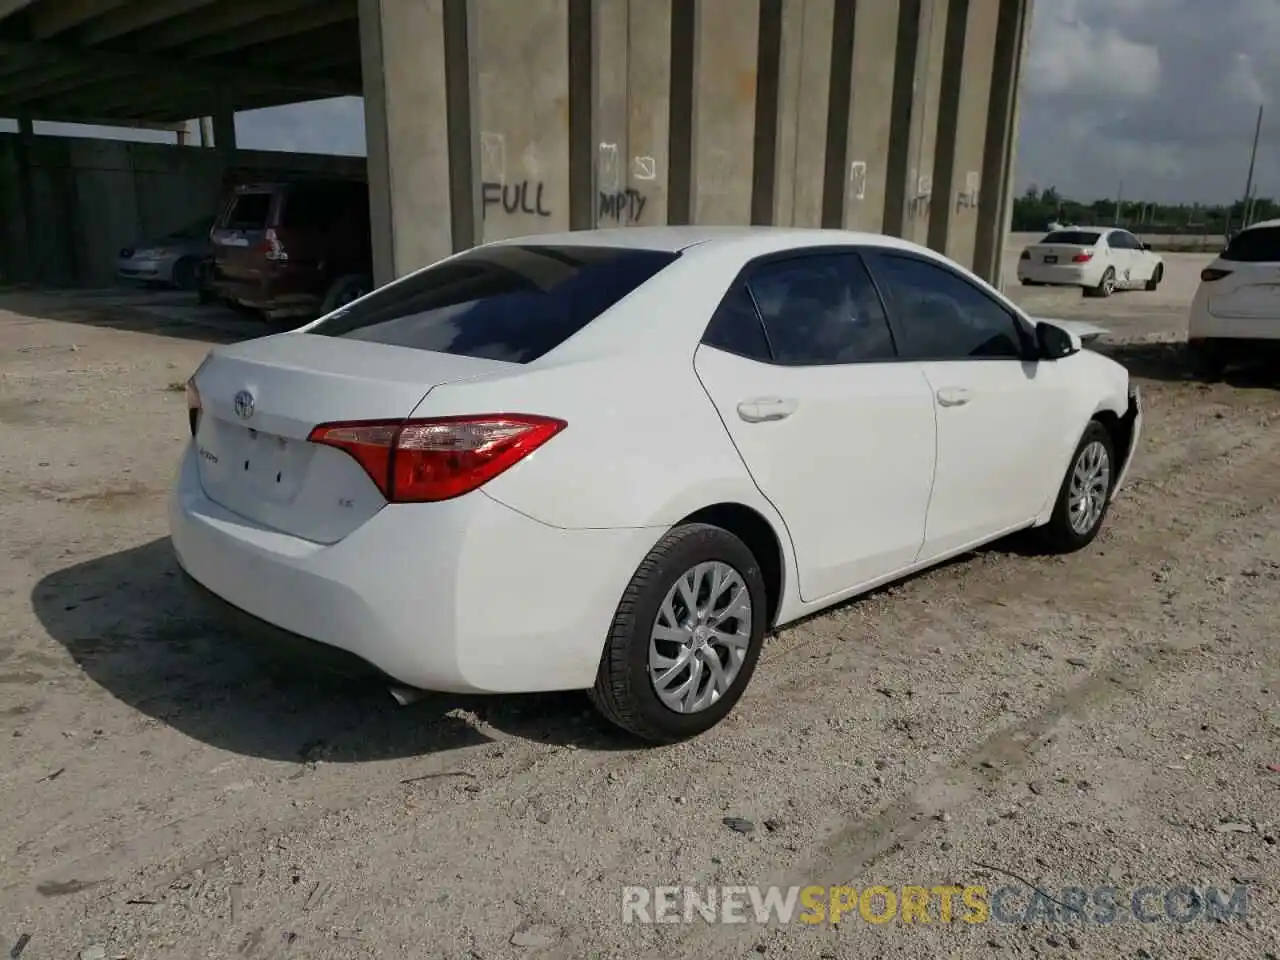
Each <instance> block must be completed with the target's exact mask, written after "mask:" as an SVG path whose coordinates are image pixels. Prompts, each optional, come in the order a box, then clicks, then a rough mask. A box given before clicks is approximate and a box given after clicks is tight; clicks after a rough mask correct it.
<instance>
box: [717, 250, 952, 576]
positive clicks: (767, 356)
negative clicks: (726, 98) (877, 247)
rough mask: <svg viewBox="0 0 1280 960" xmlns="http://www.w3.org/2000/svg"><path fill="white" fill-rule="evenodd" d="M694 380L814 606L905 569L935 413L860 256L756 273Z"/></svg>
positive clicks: (928, 471) (740, 287) (820, 256)
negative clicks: (777, 517) (775, 523)
mask: <svg viewBox="0 0 1280 960" xmlns="http://www.w3.org/2000/svg"><path fill="white" fill-rule="evenodd" d="M694 368H695V370H696V372H697V374H698V377H699V379H700V380H701V381H702V384H703V386H704V388H705V389H706V391H707V394H708V396H709V397H710V398H711V400H712V402H713V403H714V404H715V406H716V409H717V410H718V411H719V413H720V417H721V419H722V420H723V422H724V425H725V427H726V428H727V429H728V431H729V435H730V436H731V437H732V439H733V442H734V444H735V446H736V447H737V449H738V452H739V453H740V454H741V456H742V459H743V462H744V463H745V465H746V467H747V470H748V471H749V472H750V474H751V477H752V479H753V480H754V481H755V483H756V486H758V487H759V488H760V490H761V492H762V493H763V494H764V495H765V496H766V497H767V498H768V499H769V500H770V502H771V503H773V505H774V506H775V507H776V508H777V509H778V512H779V514H781V516H782V518H783V520H784V522H785V523H786V525H787V530H788V532H789V533H790V535H791V539H792V543H793V545H794V547H795V552H796V559H797V566H798V568H799V590H800V595H801V597H802V598H803V599H804V600H805V601H814V600H819V599H821V598H823V597H827V596H830V595H832V594H835V593H839V592H841V591H845V590H848V589H850V588H853V587H857V586H862V585H864V584H869V583H871V582H873V581H876V580H880V579H883V578H885V577H887V576H889V575H891V574H893V573H896V572H898V571H900V570H902V569H903V568H905V567H908V566H910V565H911V564H912V563H913V562H914V561H915V559H916V555H917V554H918V553H919V551H920V546H921V543H922V542H923V538H924V522H925V515H926V511H927V509H928V503H929V489H930V487H931V485H932V483H933V465H934V410H933V399H932V396H931V395H930V391H929V385H928V383H927V382H926V380H925V379H924V376H923V375H922V373H921V371H920V368H919V367H918V366H917V365H916V364H913V363H901V362H899V361H898V357H897V355H896V353H895V350H894V343H893V337H892V335H891V333H890V331H889V327H888V323H887V321H886V319H885V314H884V308H883V305H882V304H881V302H880V299H879V296H878V295H877V293H876V291H875V287H874V285H873V284H872V283H871V280H870V277H869V276H868V274H867V272H866V269H865V267H864V265H863V263H862V261H861V259H860V258H859V257H858V255H857V253H856V252H853V251H851V250H849V251H841V252H823V253H798V252H797V253H795V254H793V255H788V256H787V257H786V258H783V259H773V260H770V261H766V262H763V263H760V264H758V265H756V266H755V267H753V268H752V269H751V270H750V271H749V272H748V273H747V275H746V276H745V278H744V279H743V280H742V281H740V282H739V283H737V284H736V285H735V286H734V287H733V288H732V289H731V290H730V292H729V294H728V296H727V297H726V299H725V300H724V302H723V303H722V304H721V307H720V309H719V310H718V311H717V313H716V314H715V316H714V318H713V319H712V321H711V325H710V327H709V328H708V330H707V334H706V336H705V338H704V340H703V344H702V346H700V347H699V348H698V351H697V353H696V355H695V359H694Z"/></svg>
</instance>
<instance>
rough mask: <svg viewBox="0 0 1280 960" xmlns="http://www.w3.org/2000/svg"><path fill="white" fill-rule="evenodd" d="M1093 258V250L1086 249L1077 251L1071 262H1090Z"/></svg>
mask: <svg viewBox="0 0 1280 960" xmlns="http://www.w3.org/2000/svg"><path fill="white" fill-rule="evenodd" d="M1092 259H1093V251H1092V250H1086V251H1084V252H1083V253H1077V254H1076V255H1075V256H1074V257H1072V258H1071V262H1072V263H1088V262H1089V261H1090V260H1092Z"/></svg>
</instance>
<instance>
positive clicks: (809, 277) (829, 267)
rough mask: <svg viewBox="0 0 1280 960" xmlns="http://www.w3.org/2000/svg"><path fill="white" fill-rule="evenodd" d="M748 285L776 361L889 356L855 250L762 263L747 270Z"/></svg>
mask: <svg viewBox="0 0 1280 960" xmlns="http://www.w3.org/2000/svg"><path fill="white" fill-rule="evenodd" d="M749 286H750V288H751V293H752V295H753V296H754V297H755V301H756V304H757V305H758V306H759V308H760V316H761V317H763V318H764V326H765V331H766V333H767V335H768V338H769V345H770V346H771V347H772V348H773V359H774V361H775V362H777V363H782V364H791V365H797V366H799V365H818V364H832V363H860V362H861V363H865V362H874V361H877V360H891V359H893V357H894V347H893V335H892V334H891V333H890V331H889V323H888V320H887V319H886V318H885V313H884V308H883V307H882V306H881V304H880V297H879V294H877V293H876V290H875V286H874V284H873V283H872V282H871V277H870V276H869V275H868V274H867V271H866V268H865V267H864V266H863V265H862V260H861V259H860V258H859V257H858V256H857V255H855V254H832V255H818V256H809V257H798V258H796V259H794V260H783V261H781V262H778V263H770V264H766V265H765V266H763V267H761V268H759V269H758V270H755V271H753V272H752V275H751V280H750V283H749Z"/></svg>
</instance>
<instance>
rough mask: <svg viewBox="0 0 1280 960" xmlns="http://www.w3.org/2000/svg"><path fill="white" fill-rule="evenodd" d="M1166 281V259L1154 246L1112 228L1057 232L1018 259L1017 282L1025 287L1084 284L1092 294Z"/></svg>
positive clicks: (1104, 294)
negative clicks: (1155, 251)
mask: <svg viewBox="0 0 1280 960" xmlns="http://www.w3.org/2000/svg"><path fill="white" fill-rule="evenodd" d="M1163 279H1164V260H1162V259H1161V258H1160V255H1159V254H1158V253H1154V252H1153V251H1152V250H1151V244H1149V243H1143V242H1142V241H1140V240H1139V239H1138V238H1137V237H1135V236H1134V235H1133V234H1132V233H1130V232H1129V231H1128V230H1118V229H1115V228H1111V227H1071V228H1069V229H1066V230H1055V231H1053V232H1051V233H1048V234H1046V235H1045V237H1044V239H1042V240H1041V241H1040V242H1039V243H1035V244H1032V245H1031V246H1029V247H1027V248H1026V249H1025V250H1023V251H1022V256H1021V257H1020V258H1019V259H1018V280H1019V281H1020V282H1021V283H1023V284H1024V285H1026V286H1029V287H1034V286H1069V287H1083V288H1084V293H1085V296H1092V297H1109V296H1111V294H1113V293H1115V291H1117V290H1155V289H1156V288H1157V287H1159V286H1160V281H1161V280H1163Z"/></svg>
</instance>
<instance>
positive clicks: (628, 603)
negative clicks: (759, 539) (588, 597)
mask: <svg viewBox="0 0 1280 960" xmlns="http://www.w3.org/2000/svg"><path fill="white" fill-rule="evenodd" d="M765 626H766V621H765V590H764V579H763V577H762V575H761V572H760V564H759V563H758V562H757V561H756V558H755V557H754V555H753V554H752V553H751V551H750V550H749V549H748V548H747V546H746V544H744V543H743V542H742V541H741V540H739V539H738V538H737V537H735V536H734V535H733V534H731V533H729V532H728V531H726V530H723V529H721V528H720V527H714V526H710V525H708V524H702V523H691V524H687V525H685V526H681V527H676V528H675V529H674V530H672V531H670V532H669V533H668V534H667V535H666V536H665V537H663V538H662V540H660V541H659V542H658V544H657V546H655V547H654V548H653V550H651V551H650V552H649V555H648V556H647V557H645V559H644V561H643V562H642V563H641V564H640V568H639V569H638V570H637V571H636V573H635V575H634V576H633V577H632V578H631V582H630V584H628V585H627V589H626V591H625V592H624V593H623V596H622V601H621V603H619V604H618V610H617V613H616V614H615V616H614V620H613V626H612V629H611V630H610V631H609V637H608V640H607V641H606V643H605V649H604V654H603V656H602V657H601V658H600V668H599V671H598V673H597V676H596V684H595V687H594V688H593V689H592V690H591V692H590V697H591V701H592V703H594V704H595V706H596V708H597V709H598V710H599V711H600V712H601V713H602V714H603V715H604V716H605V717H606V718H607V719H608V720H610V721H611V722H612V723H614V724H616V725H617V726H619V727H621V728H622V729H624V730H626V731H628V732H629V733H632V734H634V735H635V736H637V737H640V738H642V739H644V740H648V741H651V742H653V743H675V742H677V741H680V740H685V739H688V738H689V737H694V736H697V735H698V734H700V733H703V732H704V731H706V730H709V729H711V728H712V727H713V726H715V725H716V724H717V723H719V722H720V721H721V720H723V719H724V717H725V716H726V715H727V714H728V713H729V711H730V710H732V709H733V707H734V704H736V703H737V702H738V698H739V697H741V696H742V692H743V690H745V689H746V686H747V684H748V683H749V682H750V681H751V675H752V674H753V673H754V672H755V667H756V661H757V659H759V656H760V648H761V646H762V644H763V642H764V632H765Z"/></svg>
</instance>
